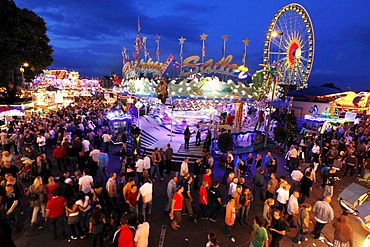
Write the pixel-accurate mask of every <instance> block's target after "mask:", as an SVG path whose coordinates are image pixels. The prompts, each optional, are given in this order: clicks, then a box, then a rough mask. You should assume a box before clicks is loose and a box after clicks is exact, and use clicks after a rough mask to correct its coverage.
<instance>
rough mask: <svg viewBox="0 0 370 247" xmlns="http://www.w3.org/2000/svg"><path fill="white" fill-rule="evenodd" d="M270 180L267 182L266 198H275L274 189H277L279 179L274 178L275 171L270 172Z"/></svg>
mask: <svg viewBox="0 0 370 247" xmlns="http://www.w3.org/2000/svg"><path fill="white" fill-rule="evenodd" d="M270 178H271V179H270V180H269V181H268V182H267V188H266V199H268V198H275V196H276V190H277V189H278V185H279V181H278V180H277V179H276V173H271V174H270Z"/></svg>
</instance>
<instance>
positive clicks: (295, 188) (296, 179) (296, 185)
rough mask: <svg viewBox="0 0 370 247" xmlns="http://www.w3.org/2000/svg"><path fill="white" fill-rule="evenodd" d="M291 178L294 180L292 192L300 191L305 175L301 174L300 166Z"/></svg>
mask: <svg viewBox="0 0 370 247" xmlns="http://www.w3.org/2000/svg"><path fill="white" fill-rule="evenodd" d="M290 177H291V178H292V187H291V190H290V192H291V193H293V192H294V191H299V188H300V185H301V180H302V178H303V173H302V172H301V166H300V165H299V166H298V167H297V168H296V169H294V170H293V171H292V173H291V174H290Z"/></svg>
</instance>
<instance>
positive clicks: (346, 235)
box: [333, 215, 354, 247]
mask: <svg viewBox="0 0 370 247" xmlns="http://www.w3.org/2000/svg"><path fill="white" fill-rule="evenodd" d="M333 227H334V229H335V230H334V247H347V244H348V243H349V247H353V246H354V243H353V231H352V227H351V225H350V224H349V223H348V217H347V216H345V215H340V216H339V218H338V219H337V220H336V221H335V222H334V223H333Z"/></svg>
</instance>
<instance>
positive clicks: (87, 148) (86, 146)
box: [81, 137, 90, 155]
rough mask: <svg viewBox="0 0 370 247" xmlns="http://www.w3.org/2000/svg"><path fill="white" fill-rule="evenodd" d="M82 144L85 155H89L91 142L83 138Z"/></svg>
mask: <svg viewBox="0 0 370 247" xmlns="http://www.w3.org/2000/svg"><path fill="white" fill-rule="evenodd" d="M81 144H82V152H84V153H85V155H87V153H88V152H89V151H90V142H89V140H87V139H85V138H83V137H82V142H81Z"/></svg>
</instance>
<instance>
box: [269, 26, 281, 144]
mask: <svg viewBox="0 0 370 247" xmlns="http://www.w3.org/2000/svg"><path fill="white" fill-rule="evenodd" d="M283 35H284V33H281V32H278V31H273V32H272V33H271V37H272V38H276V37H277V36H279V37H280V40H279V50H278V56H277V61H276V76H275V78H274V79H275V81H273V82H272V83H273V84H272V92H271V100H270V109H269V117H268V120H267V126H266V128H265V143H264V147H265V148H266V147H267V139H268V134H269V131H270V125H271V113H272V104H273V102H274V96H275V90H276V83H277V82H278V78H279V67H280V63H279V60H280V50H281V45H282V42H283Z"/></svg>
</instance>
